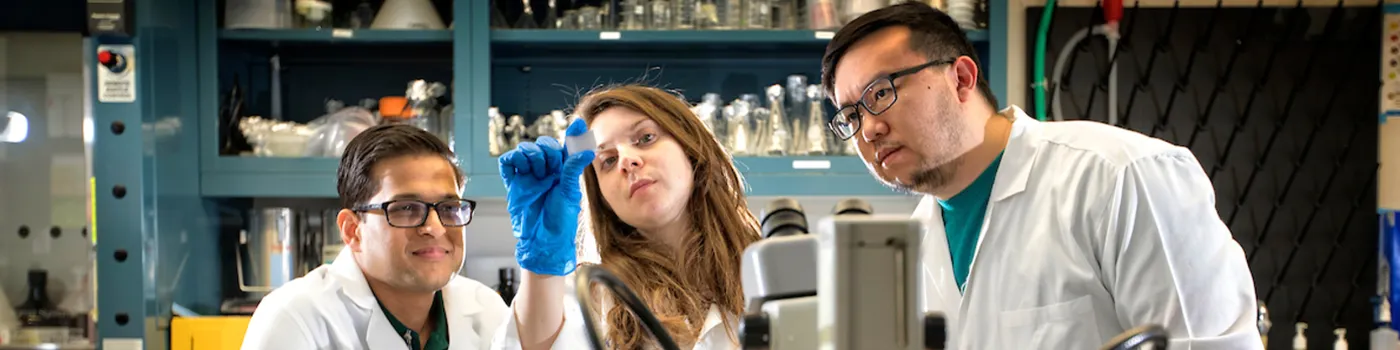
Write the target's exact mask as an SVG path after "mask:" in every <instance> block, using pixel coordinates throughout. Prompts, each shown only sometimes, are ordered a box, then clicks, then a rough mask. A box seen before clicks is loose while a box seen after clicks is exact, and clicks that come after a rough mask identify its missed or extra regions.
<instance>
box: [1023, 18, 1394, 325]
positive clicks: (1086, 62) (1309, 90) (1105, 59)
mask: <svg viewBox="0 0 1400 350" xmlns="http://www.w3.org/2000/svg"><path fill="white" fill-rule="evenodd" d="M1124 5H1125V7H1126V8H1125V10H1124V15H1125V16H1124V19H1123V23H1122V24H1121V28H1120V31H1121V33H1122V37H1121V40H1120V41H1119V45H1118V47H1117V50H1116V52H1117V54H1116V55H1115V56H1113V57H1112V58H1110V55H1109V44H1108V43H1107V40H1106V39H1105V38H1104V37H1103V36H1091V37H1089V38H1088V39H1085V40H1083V41H1081V42H1080V43H1079V44H1078V45H1076V48H1075V49H1074V51H1072V52H1071V53H1069V54H1068V56H1067V60H1066V64H1065V68H1064V72H1062V73H1061V74H1060V75H1059V76H1053V75H1052V74H1053V67H1054V66H1055V63H1056V59H1057V58H1058V56H1059V55H1058V54H1059V52H1060V50H1061V49H1062V48H1064V47H1065V46H1066V45H1067V42H1068V41H1069V39H1070V37H1071V36H1073V35H1074V34H1075V32H1076V31H1079V30H1080V29H1081V28H1087V27H1089V26H1091V25H1094V24H1097V23H1100V22H1101V21H1102V16H1101V15H1100V12H1101V10H1100V9H1097V8H1094V9H1090V8H1063V7H1062V8H1057V9H1056V10H1055V14H1054V15H1055V18H1054V20H1053V22H1052V25H1051V31H1050V34H1049V40H1048V45H1047V47H1048V50H1047V53H1046V57H1047V60H1046V68H1045V72H1046V75H1047V76H1048V77H1047V78H1048V79H1049V80H1051V84H1052V85H1051V88H1050V92H1049V93H1048V94H1047V101H1050V100H1052V99H1053V98H1054V97H1055V95H1056V94H1058V95H1060V96H1059V98H1060V99H1061V111H1062V113H1063V115H1064V118H1063V119H1091V120H1098V121H1103V122H1108V121H1109V113H1108V102H1107V95H1108V91H1109V83H1108V82H1109V79H1108V77H1109V75H1110V74H1109V73H1110V72H1111V70H1110V69H1109V68H1110V67H1112V66H1114V64H1116V66H1117V86H1116V89H1115V90H1116V92H1117V106H1116V109H1117V111H1118V115H1117V120H1116V121H1115V124H1117V125H1119V126H1120V127H1125V128H1129V129H1132V130H1137V131H1139V132H1142V133H1144V134H1149V135H1152V136H1156V137H1159V138H1162V139H1165V140H1168V141H1170V142H1173V143H1176V144H1178V145H1182V146H1186V147H1189V148H1190V149H1191V150H1192V151H1193V152H1194V153H1195V154H1196V157H1197V158H1198V159H1200V161H1201V164H1202V166H1204V167H1205V170H1206V172H1207V173H1209V174H1210V176H1211V179H1212V180H1213V182H1214V183H1215V190H1216V200H1217V203H1216V207H1217V209H1218V210H1219V212H1220V216H1221V218H1222V219H1223V220H1225V221H1226V223H1227V224H1229V226H1230V228H1231V230H1232V232H1233V233H1234V235H1235V239H1236V240H1237V241H1239V243H1240V245H1241V246H1242V247H1243V248H1244V251H1245V253H1246V255H1247V256H1248V257H1249V260H1250V266H1251V269H1252V270H1253V272H1254V278H1255V285H1256V288H1257V291H1258V293H1259V297H1260V298H1261V299H1263V300H1265V301H1266V304H1267V305H1268V307H1269V310H1270V313H1271V317H1270V318H1271V320H1272V322H1273V324H1274V327H1273V330H1272V331H1270V332H1269V338H1270V339H1271V340H1272V341H1270V345H1269V348H1271V349H1291V342H1292V337H1293V335H1294V330H1293V329H1294V327H1293V324H1294V323H1295V322H1298V321H1301V322H1307V323H1308V324H1309V329H1308V331H1307V334H1308V336H1309V339H1310V341H1309V343H1311V344H1310V345H1311V346H1317V347H1330V346H1331V344H1332V341H1333V339H1334V337H1333V336H1332V331H1333V329H1334V328H1341V327H1345V328H1347V338H1348V341H1349V342H1350V345H1351V346H1352V347H1358V346H1360V347H1366V346H1367V345H1368V344H1369V340H1368V339H1367V333H1368V332H1369V331H1370V329H1371V328H1373V326H1372V321H1371V320H1372V300H1373V297H1372V296H1373V295H1374V294H1375V290H1376V288H1375V287H1376V276H1375V274H1376V273H1375V271H1376V269H1375V265H1376V257H1377V240H1378V236H1377V233H1376V232H1377V229H1376V223H1377V219H1376V214H1375V212H1376V209H1375V201H1376V196H1375V180H1376V179H1375V174H1376V169H1377V165H1376V164H1377V163H1376V148H1377V147H1378V145H1377V140H1376V135H1377V124H1376V121H1377V109H1378V103H1379V102H1378V100H1377V95H1378V91H1379V88H1380V84H1379V79H1378V77H1379V75H1378V74H1379V62H1378V60H1379V56H1378V55H1377V54H1378V53H1379V51H1378V50H1379V45H1378V44H1379V43H1380V31H1379V29H1380V27H1379V20H1380V18H1381V12H1380V8H1379V7H1374V6H1367V7H1321V8H1316V7H1301V3H1300V6H1295V7H1282V8H1279V7H1263V6H1259V7H1246V8H1228V7H1215V8H1209V7H1207V8H1183V7H1180V6H1179V5H1178V7H1175V8H1141V7H1138V6H1137V5H1136V4H1134V3H1132V1H1131V0H1129V1H1126V2H1125V4H1124ZM1042 12H1043V8H1032V9H1029V10H1028V12H1027V18H1028V20H1029V21H1030V23H1029V25H1028V26H1027V28H1029V29H1028V31H1029V33H1028V36H1027V43H1028V45H1027V46H1028V47H1027V49H1028V53H1031V54H1033V53H1034V52H1033V50H1034V41H1035V29H1036V28H1037V26H1038V22H1039V21H1040V17H1041V13H1042ZM1028 64H1033V62H1029V63H1028ZM1026 71H1027V72H1032V71H1033V69H1031V67H1027V70H1026ZM1028 80H1033V79H1028ZM1055 82H1059V84H1058V85H1054V84H1055ZM1029 93H1031V92H1030V91H1029V90H1028V96H1033V95H1030V94H1029ZM1046 105H1047V108H1049V106H1051V104H1050V103H1049V102H1047V103H1046ZM1024 107H1025V108H1026V109H1027V111H1028V112H1030V113H1034V112H1033V108H1034V106H1024ZM1051 118H1053V116H1051Z"/></svg>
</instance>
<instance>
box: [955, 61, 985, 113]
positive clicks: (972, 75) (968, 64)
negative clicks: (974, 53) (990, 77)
mask: <svg viewBox="0 0 1400 350" xmlns="http://www.w3.org/2000/svg"><path fill="white" fill-rule="evenodd" d="M952 70H953V76H954V78H955V79H957V90H956V91H957V96H958V102H964V103H966V102H967V101H968V100H971V99H972V96H973V93H976V92H977V75H978V74H982V72H981V71H978V70H977V62H976V61H973V60H972V58H971V57H967V56H961V57H958V59H957V60H956V61H953V67H952Z"/></svg>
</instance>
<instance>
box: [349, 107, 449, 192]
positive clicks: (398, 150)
mask: <svg viewBox="0 0 1400 350" xmlns="http://www.w3.org/2000/svg"><path fill="white" fill-rule="evenodd" d="M417 155H436V156H441V157H442V158H443V160H446V161H447V162H448V163H449V164H452V172H453V173H455V174H456V175H457V184H458V186H461V185H462V182H463V180H465V178H464V176H463V175H462V169H461V168H458V167H457V156H456V154H455V153H453V152H452V148H451V147H449V146H448V145H447V143H446V142H443V140H442V139H441V138H439V137H437V135H433V134H431V133H428V132H427V131H425V130H423V129H420V128H417V127H414V126H412V125H408V124H383V125H376V126H373V127H370V128H368V129H365V131H362V132H360V134H359V135H356V136H355V138H353V139H351V140H350V144H347V145H345V154H344V155H342V156H341V157H340V169H338V170H336V174H335V176H336V186H335V187H336V192H337V193H338V194H340V205H341V207H342V208H346V209H348V208H354V207H356V206H359V205H363V204H366V203H365V202H366V201H369V199H370V197H374V194H375V193H377V192H379V180H377V179H375V178H374V173H373V172H374V166H375V165H376V164H379V163H380V162H383V161H385V160H388V159H393V158H398V157H403V156H417Z"/></svg>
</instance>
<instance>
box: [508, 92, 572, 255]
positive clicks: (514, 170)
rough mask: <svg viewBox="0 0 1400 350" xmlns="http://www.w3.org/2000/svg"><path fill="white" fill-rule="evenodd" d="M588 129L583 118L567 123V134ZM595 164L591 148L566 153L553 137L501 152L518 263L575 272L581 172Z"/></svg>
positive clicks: (545, 137) (542, 137) (522, 144)
mask: <svg viewBox="0 0 1400 350" xmlns="http://www.w3.org/2000/svg"><path fill="white" fill-rule="evenodd" d="M587 130H588V125H587V124H586V123H584V121H583V119H578V120H575V121H574V123H573V124H571V125H569V129H568V131H566V132H565V135H566V136H578V135H580V134H583V133H584V132H585V131H587ZM592 162H593V151H583V152H579V153H576V154H568V151H567V150H565V149H564V146H563V145H560V144H559V141H558V140H555V139H554V138H552V137H549V136H541V137H540V138H539V139H538V140H536V141H535V142H525V143H521V144H520V145H519V146H517V147H516V148H515V149H514V150H511V151H510V152H506V154H503V155H501V178H502V179H504V180H505V183H506V211H507V212H510V226H511V231H513V233H514V234H515V238H516V239H517V241H516V243H515V260H516V262H518V263H520V267H521V268H524V269H525V270H528V271H530V272H534V273H537V274H544V275H555V276H564V275H568V274H569V273H572V272H574V268H575V267H576V265H577V264H578V258H577V256H576V252H575V250H574V246H575V243H574V237H575V236H576V234H577V232H578V215H579V210H580V209H581V208H580V202H581V201H582V199H583V192H582V191H581V189H580V186H579V176H580V175H582V174H583V169H584V167H587V166H588V164H589V163H592Z"/></svg>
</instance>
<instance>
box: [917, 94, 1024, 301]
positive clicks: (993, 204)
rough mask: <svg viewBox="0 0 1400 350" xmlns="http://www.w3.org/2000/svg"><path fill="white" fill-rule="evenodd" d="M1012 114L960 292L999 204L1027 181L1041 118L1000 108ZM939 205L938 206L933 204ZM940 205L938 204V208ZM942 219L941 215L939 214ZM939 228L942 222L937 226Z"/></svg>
mask: <svg viewBox="0 0 1400 350" xmlns="http://www.w3.org/2000/svg"><path fill="white" fill-rule="evenodd" d="M1006 113H1014V114H1015V116H1016V119H1015V121H1014V122H1013V123H1012V124H1011V135H1010V137H1009V139H1008V140H1007V142H1006V149H1005V151H1003V153H1002V155H1001V163H1000V164H999V165H998V166H997V176H996V180H993V181H992V194H991V198H990V199H989V200H988V201H987V213H986V215H984V216H983V217H982V229H981V230H980V231H978V233H977V247H976V248H974V249H973V251H972V263H971V264H969V265H968V267H967V281H966V284H965V285H964V286H963V291H962V293H963V294H967V295H970V294H971V293H972V288H973V286H974V284H973V283H972V282H973V281H974V280H976V278H977V277H976V276H977V261H978V259H977V257H978V256H981V255H982V248H983V247H982V242H986V240H987V230H988V229H990V228H991V227H992V226H993V225H995V223H997V222H1000V221H999V220H992V218H994V217H996V215H998V214H999V212H998V208H997V207H998V206H999V205H1000V204H1002V203H1004V202H1005V201H1006V200H1008V199H1010V198H1011V197H1012V196H1014V195H1016V194H1018V193H1021V192H1024V191H1025V190H1026V182H1027V181H1028V180H1029V179H1030V174H1031V165H1032V164H1033V163H1034V161H1035V156H1036V146H1037V145H1038V144H1039V140H1037V139H1036V134H1035V133H1034V132H1032V131H1034V130H1035V129H1037V128H1039V127H1040V125H1041V124H1040V121H1038V120H1035V118H1031V117H1030V116H1029V115H1026V112H1025V111H1022V110H1021V108H1020V107H1016V106H1011V107H1010V108H1007V109H1004V110H1002V111H1001V113H1000V114H1001V115H1005V114H1006ZM934 206H935V207H938V205H936V204H935V205H934ZM940 208H941V207H940ZM939 217H940V218H942V216H941V215H940V216H939ZM939 228H940V229H942V225H939ZM941 242H942V243H943V244H944V247H945V248H944V249H947V248H946V246H947V240H946V238H945V240H944V241H941ZM965 301H966V298H964V299H963V300H960V307H959V310H960V312H961V313H967V303H966V302H965Z"/></svg>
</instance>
